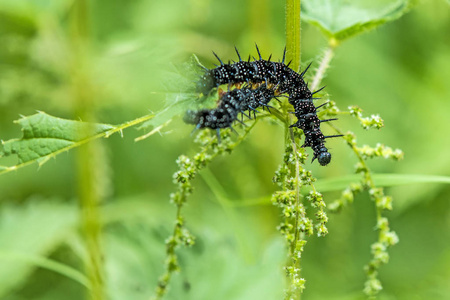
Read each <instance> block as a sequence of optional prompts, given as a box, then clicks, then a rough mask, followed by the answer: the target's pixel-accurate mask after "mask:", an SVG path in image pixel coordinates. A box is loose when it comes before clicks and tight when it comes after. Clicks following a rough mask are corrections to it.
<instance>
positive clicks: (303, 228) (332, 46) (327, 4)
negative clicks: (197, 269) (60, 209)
mask: <svg viewBox="0 0 450 300" xmlns="http://www.w3.org/2000/svg"><path fill="white" fill-rule="evenodd" d="M343 2H344V1H322V2H321V4H320V5H319V4H317V3H315V1H303V2H302V10H301V16H302V18H303V20H304V21H306V22H308V23H310V24H312V25H314V26H317V27H318V28H319V29H320V31H321V32H322V33H323V34H324V36H325V37H326V38H327V40H328V47H327V48H326V49H325V50H324V52H323V55H322V56H321V58H320V61H319V63H318V66H317V67H316V68H315V70H313V71H309V73H310V74H312V78H311V85H310V86H309V88H310V90H312V91H314V90H317V89H318V88H319V87H320V85H321V84H322V79H323V78H324V77H325V76H326V74H327V70H328V68H329V66H330V64H331V62H332V59H333V56H334V53H335V51H336V48H337V47H339V45H340V44H341V43H342V42H343V41H344V40H346V39H350V38H352V37H354V36H355V35H357V34H360V33H363V32H367V31H368V30H370V29H373V28H376V27H377V26H380V25H382V24H384V23H386V22H390V21H393V20H395V19H397V18H399V17H401V16H402V15H403V14H405V13H406V12H407V11H408V9H409V8H410V6H411V3H410V2H409V1H396V2H392V1H388V2H389V3H390V4H389V5H387V4H386V5H385V4H384V3H385V2H386V3H388V2H387V1H382V2H383V3H379V4H377V5H372V6H370V5H369V6H367V8H366V7H364V5H362V4H356V5H354V6H353V4H352V5H347V4H345V3H343ZM326 11H328V12H332V13H331V14H326V13H325V12H326ZM286 39H287V40H286V48H287V52H286V53H287V54H286V55H287V57H286V61H291V65H290V68H291V69H292V70H294V71H297V72H298V71H299V69H300V68H299V66H300V1H290V0H288V1H287V5H286ZM212 50H213V49H212ZM313 69H314V66H313ZM310 76H311V75H310ZM225 89H226V87H225ZM213 93H214V92H213ZM318 96H320V97H321V98H322V100H321V101H324V102H323V103H326V104H325V105H324V106H323V108H322V109H321V110H320V112H318V113H317V116H318V117H320V119H333V118H336V117H338V116H351V117H354V118H355V119H356V120H357V121H358V122H359V123H360V124H361V126H362V127H363V128H364V129H372V128H375V129H380V128H382V127H383V120H382V119H381V117H380V116H378V115H372V116H370V117H364V116H363V113H362V109H361V108H359V107H358V106H351V107H348V109H346V110H343V109H341V108H339V107H338V106H337V104H336V102H335V101H334V100H332V99H329V98H330V97H329V96H328V95H327V94H326V93H325V92H321V93H319V94H318ZM192 97H193V96H192V94H187V93H186V94H179V95H177V101H175V103H173V104H172V106H171V110H170V111H171V115H170V116H168V115H167V110H164V111H163V112H161V113H160V114H150V115H145V116H143V117H141V118H138V119H135V120H132V121H129V122H125V123H123V124H120V125H109V124H99V123H92V122H81V121H75V120H66V119H61V118H57V117H54V116H50V115H48V114H46V113H44V112H38V113H36V114H34V115H31V116H24V117H22V118H21V119H19V120H18V121H17V123H18V124H19V125H20V126H21V127H22V132H23V136H22V137H21V138H18V139H12V140H8V141H3V142H2V145H1V152H0V157H7V156H10V155H17V156H18V159H19V163H18V164H16V165H13V166H0V174H5V173H8V172H11V171H13V170H17V169H19V168H21V167H24V166H26V165H29V164H32V163H35V162H37V163H38V164H39V165H43V164H44V163H45V162H47V161H48V160H49V159H50V158H53V157H55V156H57V155H58V154H60V153H62V152H65V151H68V150H70V149H72V148H76V147H79V146H81V145H84V144H92V142H93V141H95V140H97V139H101V138H107V137H109V136H110V135H112V134H114V133H120V134H122V130H124V129H126V128H129V127H133V126H138V125H140V127H141V128H143V129H147V130H148V133H146V134H145V135H143V136H142V137H140V138H138V139H137V140H142V139H144V138H147V137H149V136H151V135H152V134H154V133H156V132H158V131H160V130H161V129H162V128H164V127H165V126H167V124H168V123H169V122H170V120H171V118H172V117H173V114H175V113H178V112H183V111H186V110H188V109H189V108H190V107H191V104H192V103H190V100H192ZM173 102H174V101H173ZM273 102H275V101H273ZM292 111H293V107H292V105H291V104H289V102H288V99H287V98H281V101H280V102H279V103H277V102H275V103H272V106H271V108H270V111H264V112H261V113H259V114H256V116H255V118H254V119H252V120H246V121H244V123H246V124H239V123H237V124H236V125H235V126H234V128H235V129H236V130H237V131H238V133H239V135H234V134H233V133H232V131H231V129H230V128H223V129H221V130H220V131H219V133H218V134H216V131H214V130H209V129H204V130H199V131H197V132H196V143H197V144H198V145H199V148H200V150H199V151H198V153H197V154H195V155H193V156H191V157H188V156H186V155H181V156H180V157H179V158H178V160H177V161H176V163H177V164H178V167H179V168H178V171H176V173H175V174H174V176H173V181H174V183H175V184H176V190H175V192H173V193H172V194H170V201H171V202H172V203H173V204H174V205H175V207H176V219H175V225H174V227H173V232H172V234H171V235H170V236H169V237H168V238H167V240H166V259H165V263H164V264H165V272H164V274H162V275H161V276H160V278H159V281H158V283H157V287H156V293H155V296H154V298H155V299H161V298H162V297H163V296H164V295H165V293H166V292H167V289H168V287H169V285H170V281H171V277H172V275H173V274H174V272H178V271H180V266H179V263H178V256H177V253H176V250H177V249H178V248H180V247H181V246H191V245H193V244H194V243H195V237H194V236H193V235H192V234H191V233H190V232H189V230H188V228H187V227H186V226H185V223H186V222H185V218H184V216H183V207H184V206H185V204H186V201H187V200H188V196H189V195H190V194H191V193H192V192H193V180H194V178H195V177H196V176H197V174H198V172H199V171H200V170H201V169H203V168H205V167H207V166H208V165H209V164H210V163H211V161H213V160H214V159H215V158H216V157H218V156H220V155H225V154H230V153H231V152H232V151H233V150H234V149H235V148H236V147H238V146H239V144H240V142H241V141H243V140H244V139H245V138H246V136H247V134H248V133H249V132H250V131H251V130H252V128H253V127H254V126H255V124H257V121H259V120H262V119H266V118H273V119H274V120H276V123H277V124H280V125H281V126H284V128H285V152H284V159H283V163H282V164H281V165H280V166H279V168H278V170H277V171H276V172H275V175H274V178H273V181H274V183H275V184H276V185H278V186H279V190H278V191H277V192H275V193H274V194H273V195H272V203H273V204H274V205H275V206H277V207H278V208H279V209H280V212H281V218H282V220H281V223H280V225H279V226H278V228H277V229H278V231H279V232H280V233H281V234H282V235H283V236H284V238H285V240H286V247H287V249H288V260H287V263H286V265H285V266H284V270H285V273H286V282H287V287H286V290H285V299H297V298H300V295H301V293H302V291H303V290H304V289H305V282H306V279H305V278H303V277H302V274H301V270H302V267H301V266H302V253H303V251H304V248H305V247H307V242H308V238H309V237H311V236H313V235H317V236H319V237H324V236H326V235H327V234H328V228H327V222H328V218H329V217H328V215H327V213H329V212H333V213H334V212H338V211H339V210H341V209H342V208H344V207H345V206H347V205H349V204H351V203H352V202H353V199H354V197H355V195H356V194H358V193H361V192H363V191H367V192H368V193H369V195H370V198H371V199H372V200H373V202H374V204H375V206H374V208H375V210H376V220H377V221H376V224H374V225H375V227H376V230H377V231H378V239H377V240H376V241H374V243H373V244H372V246H371V249H370V251H371V253H372V259H371V260H370V261H369V262H368V264H367V265H366V266H365V267H364V268H365V271H366V274H367V281H366V283H365V286H364V288H363V290H364V293H365V294H367V295H368V296H369V297H375V296H376V295H377V294H378V293H379V292H380V290H381V289H382V284H381V282H380V280H379V279H378V270H379V268H380V267H381V266H382V265H383V264H386V263H387V262H388V260H389V254H388V248H389V247H390V246H393V245H395V244H396V243H397V242H398V240H399V239H398V237H397V235H396V234H395V232H394V231H392V230H391V228H390V227H389V221H388V219H387V218H386V216H385V215H384V212H385V211H387V210H391V209H392V198H391V197H390V196H388V195H386V194H385V193H384V190H383V188H382V187H379V186H376V185H375V183H374V178H373V177H374V176H373V174H372V172H371V171H370V169H369V167H368V165H367V163H366V161H367V160H368V159H371V158H376V157H381V158H384V159H392V160H399V159H401V158H402V157H403V153H402V151H401V150H399V149H395V150H393V149H391V148H390V147H387V146H385V145H383V144H377V145H375V146H368V145H362V146H361V145H358V143H357V139H356V136H355V134H354V133H353V132H351V131H344V130H342V129H340V128H338V127H337V126H335V125H334V124H332V123H325V124H326V125H327V126H330V127H331V129H332V130H334V132H335V134H336V135H342V139H343V140H344V141H345V143H346V144H347V145H348V147H349V148H350V151H351V152H352V153H353V155H355V156H356V158H357V160H358V163H357V164H356V165H355V172H356V173H357V174H360V175H361V176H360V179H359V180H358V181H355V182H353V183H351V184H349V185H348V187H347V188H345V189H344V190H343V191H342V193H341V196H340V198H339V199H336V200H334V201H327V202H328V203H329V204H328V205H326V204H325V201H324V197H323V195H322V193H321V192H320V190H318V189H317V188H316V187H315V182H316V178H315V177H314V175H313V173H312V172H311V171H310V170H308V166H309V164H307V163H306V162H307V158H308V154H307V153H308V151H305V148H302V147H301V145H302V144H303V143H302V140H304V138H305V136H304V132H303V131H302V130H301V129H299V128H292V127H291V124H293V123H294V122H295V121H296V120H295V119H294V118H293V117H294V116H293V114H292V113H291V112H292ZM338 139H339V138H338ZM84 148H85V150H84V151H83V152H81V155H85V156H86V159H87V160H89V156H90V155H91V154H92V152H91V151H93V149H94V150H95V148H89V147H84ZM83 153H84V154H83ZM308 161H309V160H308ZM85 168H89V167H88V166H87V167H85ZM81 172H85V174H86V175H87V176H85V180H86V182H87V183H86V185H89V183H88V181H89V180H92V178H93V177H92V176H93V175H92V174H91V175H89V174H90V171H89V170H88V169H86V170H84V171H83V170H81ZM85 196H86V199H91V201H84V202H83V201H82V206H83V210H82V211H86V213H84V221H83V222H84V225H85V226H84V227H85V231H86V239H88V240H91V241H92V243H90V244H89V245H90V246H89V247H88V249H87V250H88V252H89V256H90V257H91V260H90V262H91V264H90V267H89V268H88V273H90V274H88V275H89V276H88V280H89V281H90V286H91V293H92V295H93V297H94V298H95V299H101V298H102V296H101V295H102V288H103V287H102V280H101V278H99V276H100V275H98V274H99V273H100V272H97V271H98V270H96V268H100V267H99V265H101V259H100V257H99V255H98V251H99V249H98V245H97V244H98V234H99V227H98V226H97V225H96V222H95V221H93V220H95V214H98V211H96V209H95V207H96V206H97V205H98V203H95V197H90V196H89V189H87V190H86V195H85ZM91 196H92V195H91ZM308 210H313V211H314V212H313V214H314V216H315V218H310V217H309V216H311V215H312V214H311V213H308V212H307V211H308ZM92 262H93V263H92Z"/></svg>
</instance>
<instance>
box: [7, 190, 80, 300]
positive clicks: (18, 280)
mask: <svg viewBox="0 0 450 300" xmlns="http://www.w3.org/2000/svg"><path fill="white" fill-rule="evenodd" d="M31 200H41V199H31ZM76 216H77V209H76V206H75V205H67V204H62V203H57V202H42V201H30V202H29V203H26V204H21V205H20V206H12V205H8V206H4V207H3V208H2V209H1V210H0V245H1V246H0V248H1V249H0V264H1V266H2V267H1V268H0V282H1V284H0V298H1V299H3V297H4V296H5V295H7V294H8V293H9V292H11V290H13V289H15V288H17V287H18V286H20V285H21V284H22V283H23V282H25V280H26V279H27V277H28V275H30V274H31V272H32V271H33V269H35V268H36V267H37V266H41V267H44V268H47V269H51V270H53V271H56V272H58V273H60V274H62V275H65V276H68V277H70V278H72V279H73V280H77V281H79V282H82V283H83V284H87V282H86V279H85V278H84V276H83V275H82V274H81V273H80V272H79V271H76V270H74V269H72V268H69V267H67V266H63V265H61V264H58V263H55V262H54V261H50V260H48V259H47V258H45V256H46V255H48V254H49V253H51V252H52V251H54V249H56V248H57V247H58V246H59V245H61V243H62V242H64V241H65V239H66V238H67V237H68V236H69V235H70V233H72V232H75V231H76V228H77V225H78V224H77V218H76Z"/></svg>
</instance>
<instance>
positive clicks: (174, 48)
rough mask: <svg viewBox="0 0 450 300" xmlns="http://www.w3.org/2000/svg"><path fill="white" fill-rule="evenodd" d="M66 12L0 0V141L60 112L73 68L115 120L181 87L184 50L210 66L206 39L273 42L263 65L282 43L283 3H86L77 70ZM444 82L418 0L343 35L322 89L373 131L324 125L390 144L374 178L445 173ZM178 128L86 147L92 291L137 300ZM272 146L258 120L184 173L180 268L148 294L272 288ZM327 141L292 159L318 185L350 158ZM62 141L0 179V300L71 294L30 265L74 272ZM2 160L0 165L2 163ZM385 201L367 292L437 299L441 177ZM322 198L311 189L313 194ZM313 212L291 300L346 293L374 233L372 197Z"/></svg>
mask: <svg viewBox="0 0 450 300" xmlns="http://www.w3.org/2000/svg"><path fill="white" fill-rule="evenodd" d="M73 7H74V1H69V0H54V1H51V0H47V1H45V0H41V1H31V0H30V1H17V0H1V1H0V138H1V139H2V140H8V139H11V138H16V137H20V135H21V133H20V128H19V126H18V125H17V124H14V123H13V121H14V120H16V119H18V118H19V116H20V115H30V114H33V113H35V112H36V111H37V110H39V111H45V112H46V113H49V114H51V115H54V116H59V117H63V118H70V119H78V118H79V116H78V115H77V113H76V112H75V111H76V104H75V103H74V92H73V84H74V83H73V76H74V74H75V73H77V72H83V74H85V76H86V78H87V80H88V82H89V84H90V93H91V97H90V101H91V103H90V105H91V106H90V109H92V110H93V111H95V114H96V118H97V120H98V121H99V122H103V123H109V124H119V123H122V122H125V121H128V120H132V119H134V118H137V117H140V116H142V115H145V114H147V113H149V112H150V111H153V112H157V111H159V110H160V109H162V108H163V107H164V106H165V105H166V104H167V102H170V101H171V99H173V97H172V96H171V94H170V93H169V94H168V95H167V94H166V91H167V83H168V82H171V84H170V87H169V89H170V90H171V91H177V89H181V87H178V86H176V84H174V83H173V82H172V81H171V80H170V78H171V77H172V76H173V74H174V70H175V69H176V66H177V65H179V64H180V63H183V62H186V61H187V60H188V59H189V57H190V56H191V55H192V54H193V53H194V54H196V55H197V56H198V57H199V58H200V60H201V61H202V63H204V64H205V65H206V66H208V67H211V66H212V63H213V55H212V53H211V51H212V50H213V51H215V52H216V53H218V55H219V56H220V57H221V58H223V59H225V60H228V59H235V58H236V57H235V53H234V48H233V47H234V46H235V45H236V46H237V47H238V49H239V50H240V52H241V53H242V54H243V55H244V56H246V55H247V54H252V55H255V54H256V51H255V49H254V43H255V42H256V43H257V44H258V45H259V47H260V49H261V51H262V54H263V57H265V58H267V57H268V55H269V54H271V53H273V55H274V58H275V59H278V58H281V55H282V50H283V48H284V45H285V28H284V26H285V17H284V13H285V12H284V2H283V1H275V0H259V1H256V0H248V1H238V0H230V1H213V0H189V1H183V0H167V1H159V0H156V1H155V0H153V1H152V0H135V1H128V2H120V1H107V0H95V1H91V2H90V4H89V5H88V10H87V12H88V15H87V16H86V17H87V19H86V23H85V24H87V32H88V44H89V51H88V53H87V54H86V57H88V59H87V63H86V62H83V63H81V62H80V63H79V62H78V61H77V56H76V55H74V51H73V45H74V43H76V41H75V40H74V36H73V34H72V32H73V24H72V19H73V14H74V13H73ZM302 26H303V29H302V61H303V64H306V62H313V66H317V63H318V62H319V60H320V55H321V53H322V51H323V49H324V48H325V47H326V45H327V41H326V39H325V38H324V36H323V35H322V34H321V33H320V31H319V30H317V29H316V28H314V27H312V26H310V25H308V24H306V23H303V24H302ZM78 63H79V64H78ZM78 66H80V67H79V68H78ZM311 74H312V72H310V76H311ZM449 80H450V10H449V4H448V2H446V1H437V0H436V1H422V2H420V3H419V4H418V5H417V6H416V7H415V8H414V9H413V10H412V11H411V12H409V13H408V14H406V15H405V16H403V17H402V18H400V19H399V20H397V21H395V22H392V23H389V24H387V25H384V26H381V27H380V28H378V29H377V30H375V31H371V32H369V33H366V34H363V35H360V36H357V37H356V38H352V39H349V40H347V41H345V42H344V43H343V44H342V45H341V46H340V47H338V48H337V51H336V57H335V58H334V60H333V61H332V67H331V69H330V70H329V73H328V75H327V77H326V78H325V80H324V84H326V86H327V87H326V91H327V92H328V93H329V94H330V98H331V99H332V100H334V101H336V103H337V105H338V106H339V107H340V108H342V109H346V107H347V106H349V105H358V106H360V107H361V108H363V109H364V113H365V114H366V115H370V114H377V113H379V114H380V115H381V117H382V118H383V119H384V120H385V128H383V129H382V130H381V131H376V130H373V131H364V130H363V129H360V125H359V124H358V123H357V121H356V120H355V119H352V118H350V117H345V116H344V117H340V120H339V121H337V122H336V123H335V124H336V125H337V126H338V127H339V128H341V129H342V130H344V131H347V130H351V131H354V132H355V133H356V135H357V137H358V142H359V144H360V145H362V144H369V145H372V146H374V145H375V144H376V143H378V142H380V143H384V144H386V145H389V146H391V147H393V148H401V149H402V150H403V151H404V152H405V159H404V160H402V161H400V162H395V163H394V162H392V161H384V160H381V159H380V160H373V161H370V162H369V165H370V167H371V169H372V170H373V171H374V172H375V173H396V174H428V175H444V176H449V175H450V155H448V152H449V151H448V149H449V146H450V143H449V141H450V140H449V134H448V132H447V130H448V125H449V119H450V101H449V100H450V85H449ZM325 128H326V127H325ZM191 130H192V126H188V125H185V124H184V123H183V122H182V121H181V118H180V116H176V117H175V118H174V120H173V121H172V122H171V123H170V125H169V126H168V127H165V128H164V129H163V130H162V134H161V135H158V134H155V135H153V136H151V137H150V138H148V139H146V140H144V141H141V142H137V143H135V142H134V138H136V137H138V136H140V135H142V134H144V133H145V132H143V131H137V130H136V129H134V128H132V129H127V130H126V131H125V132H124V136H123V137H120V136H119V135H113V136H111V137H110V138H109V139H107V140H104V141H103V142H102V145H101V148H99V149H100V150H101V153H100V154H101V156H102V161H103V164H102V170H101V174H102V175H101V176H100V177H99V178H97V180H98V185H99V186H101V187H102V191H103V196H104V197H103V198H104V202H103V203H102V206H101V215H102V224H103V235H102V249H103V257H104V260H105V274H106V277H105V286H106V290H107V294H108V299H149V297H150V295H151V294H152V293H153V290H154V287H155V286H156V281H157V278H158V276H159V275H160V274H161V273H162V271H163V260H164V240H165V239H166V237H167V236H168V235H169V234H170V232H171V230H172V227H173V222H174V220H175V209H174V207H173V206H171V205H170V204H169V194H170V193H171V192H172V191H173V190H174V188H175V187H174V185H173V183H172V174H173V173H174V172H175V171H176V168H177V166H176V164H175V160H176V158H177V157H178V156H179V155H180V154H187V155H192V154H194V153H196V151H198V148H197V145H195V144H194V142H193V137H191V136H190V132H191ZM328 130H329V131H330V133H332V132H331V130H330V129H329V128H328ZM325 131H327V129H325ZM283 143H284V136H283V128H282V127H281V126H278V124H277V123H274V122H259V123H258V124H257V126H256V127H255V128H254V130H252V132H251V133H250V134H249V136H248V138H247V139H246V140H245V141H244V142H243V143H242V144H241V145H240V146H239V147H238V148H237V149H236V150H235V151H234V152H233V153H232V154H231V156H229V155H227V156H222V157H219V158H218V159H216V160H215V161H214V162H213V163H212V164H211V165H210V167H209V168H208V169H207V170H204V172H202V173H201V176H199V177H198V178H197V179H196V180H195V181H194V184H195V191H194V193H193V195H192V196H191V197H190V198H189V200H188V205H187V207H186V208H185V210H184V215H185V217H186V220H187V227H188V228H190V229H191V231H192V233H193V234H194V235H195V236H196V237H197V241H196V244H195V246H193V247H192V248H189V249H182V250H181V251H179V254H180V263H181V266H182V272H181V273H180V274H177V275H175V276H174V279H173V284H172V286H171V289H170V291H169V294H168V295H167V297H166V299H281V298H282V295H283V281H284V275H283V271H282V266H283V264H284V260H285V258H286V253H285V249H284V244H283V240H282V238H281V237H280V235H279V233H278V232H277V230H276V226H277V225H278V223H279V221H280V220H279V211H278V210H277V208H275V207H273V206H272V205H271V204H270V201H269V199H270V195H271V194H272V193H273V192H274V191H275V190H276V186H275V185H274V184H272V177H273V175H274V172H275V170H276V168H277V166H278V165H279V164H280V163H281V161H282V153H283ZM328 146H330V148H331V149H332V150H331V151H332V153H333V157H334V159H333V162H332V163H331V164H330V165H329V166H327V167H326V168H324V167H320V166H319V165H318V164H312V165H310V164H309V163H308V165H307V168H310V169H311V170H312V172H313V174H314V176H316V177H318V178H319V182H320V179H324V178H327V179H330V178H338V177H342V176H345V175H350V174H352V172H353V166H354V164H355V163H356V161H357V160H356V158H355V157H354V156H353V155H352V153H351V151H350V150H349V148H348V147H347V146H346V144H345V143H344V142H343V141H342V140H340V139H335V140H333V141H330V142H328ZM75 152H76V151H71V152H69V153H64V154H62V155H59V156H58V157H57V158H56V159H54V160H51V161H50V162H48V163H47V164H45V165H44V166H42V167H41V168H37V165H33V166H31V167H27V168H24V169H20V170H18V171H16V172H13V173H9V174H6V175H2V176H1V177H0V199H1V208H0V262H1V264H0V265H1V267H0V299H6V300H21V299H63V298H64V299H81V298H83V297H84V296H85V294H86V291H85V287H84V286H83V285H82V284H80V282H78V281H76V280H75V279H76V278H79V277H77V274H73V273H70V272H66V271H64V270H59V269H58V270H59V271H58V270H55V269H53V270H49V269H52V265H51V264H50V263H49V260H46V258H48V259H50V260H51V261H56V262H60V263H62V264H63V265H67V266H70V267H72V269H70V270H74V269H75V270H79V271H80V272H83V264H82V261H83V257H85V255H86V253H85V248H84V244H83V241H82V238H81V237H80V234H79V230H78V227H79V218H78V210H79V209H78V206H79V204H78V202H77V196H78V194H77V176H76V163H77V161H76V155H75ZM15 162H16V159H15V158H2V164H4V165H12V164H14V163H15ZM204 178H207V179H208V180H205V179H204ZM222 189H223V190H224V191H225V192H224V194H222V195H221V198H218V197H217V193H218V191H220V190H222ZM387 194H389V195H392V196H393V197H394V210H393V211H392V212H390V213H388V217H389V219H390V226H391V228H392V229H393V230H394V231H396V232H397V234H398V235H399V237H400V243H399V244H398V245H396V246H395V247H393V248H392V249H390V254H391V256H390V262H389V263H388V265H386V266H383V267H382V268H381V269H380V279H381V281H382V283H383V285H384V289H383V291H382V293H381V295H380V299H450V284H449V283H450V243H449V241H450V201H449V198H448V197H449V196H450V187H449V185H444V184H409V185H403V186H396V187H391V188H388V189H387ZM338 196H339V191H334V192H328V193H325V201H326V202H327V203H329V202H331V201H332V200H334V199H335V198H336V197H338ZM329 217H330V221H329V226H328V228H329V235H328V236H326V237H325V238H315V237H313V238H311V239H310V240H309V242H308V244H307V245H306V250H305V252H304V255H303V258H304V259H303V262H302V266H303V276H304V277H305V279H306V280H307V283H306V290H305V292H304V294H303V299H363V298H364V296H363V294H362V288H363V284H364V281H365V274H364V271H363V266H364V265H365V264H366V263H367V262H368V261H369V260H370V257H371V254H370V244H371V243H373V242H374V241H375V240H376V232H375V231H374V226H375V210H374V207H373V203H372V202H370V200H369V198H368V196H367V195H366V194H362V195H360V196H358V197H357V198H356V199H355V203H354V204H353V205H351V206H349V207H347V208H345V209H344V210H343V211H342V212H341V213H340V214H329ZM59 266H61V265H59ZM56 269H57V268H56ZM81 281H82V280H81Z"/></svg>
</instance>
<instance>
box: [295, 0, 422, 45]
mask: <svg viewBox="0 0 450 300" xmlns="http://www.w3.org/2000/svg"><path fill="white" fill-rule="evenodd" d="M415 2H416V1H415V0H394V1H393V0H355V1H347V0H303V1H302V8H301V9H302V18H303V20H305V21H306V22H308V23H310V24H312V25H314V26H317V27H319V29H320V30H321V31H322V32H323V33H324V34H325V35H326V36H327V37H328V38H330V39H336V40H344V39H347V38H349V37H352V36H355V35H357V34H359V33H362V32H364V31H368V30H370V29H374V28H376V27H378V26H380V25H382V24H384V23H387V22H390V21H394V20H396V19H398V18H400V17H401V16H402V15H404V14H405V13H406V12H407V11H408V10H409V9H410V8H411V6H412V5H413V4H414V3H415Z"/></svg>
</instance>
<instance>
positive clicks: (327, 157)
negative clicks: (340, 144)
mask: <svg viewBox="0 0 450 300" xmlns="http://www.w3.org/2000/svg"><path fill="white" fill-rule="evenodd" d="M317 160H318V161H319V164H320V165H321V166H326V165H328V164H329V163H330V161H331V154H330V152H322V153H320V154H319V156H317Z"/></svg>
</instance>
